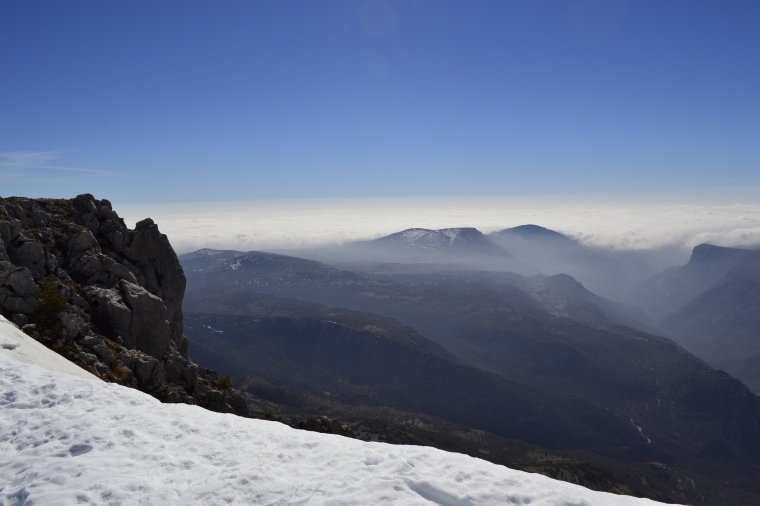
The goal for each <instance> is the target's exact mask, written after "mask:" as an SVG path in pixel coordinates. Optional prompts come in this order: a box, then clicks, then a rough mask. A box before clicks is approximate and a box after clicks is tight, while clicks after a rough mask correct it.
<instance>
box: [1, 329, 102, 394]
mask: <svg viewBox="0 0 760 506" xmlns="http://www.w3.org/2000/svg"><path fill="white" fill-rule="evenodd" d="M0 355H3V356H6V357H9V358H11V359H13V360H15V361H17V362H22V363H24V364H35V365H38V366H40V367H43V368H45V369H47V370H49V371H56V372H63V373H66V374H71V375H74V376H79V377H80V378H85V379H89V380H94V381H100V379H99V378H97V377H96V376H94V375H92V374H90V373H89V372H87V371H85V370H84V369H82V368H81V367H79V366H78V365H76V364H73V363H71V362H69V361H68V360H66V359H65V358H63V357H62V356H60V355H59V354H57V353H56V352H54V351H52V350H50V349H48V348H47V347H45V346H44V345H42V344H41V343H38V342H37V341H35V340H34V339H32V338H31V337H29V336H28V335H26V334H24V333H23V332H21V331H20V330H19V329H18V327H16V326H15V325H14V324H13V323H11V322H9V321H8V320H6V319H5V318H4V317H3V316H0Z"/></svg>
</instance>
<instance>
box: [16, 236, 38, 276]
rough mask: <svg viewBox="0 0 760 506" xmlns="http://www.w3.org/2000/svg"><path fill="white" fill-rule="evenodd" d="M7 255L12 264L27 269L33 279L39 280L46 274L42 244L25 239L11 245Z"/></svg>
mask: <svg viewBox="0 0 760 506" xmlns="http://www.w3.org/2000/svg"><path fill="white" fill-rule="evenodd" d="M8 254H9V256H10V258H11V260H12V261H13V263H15V264H16V265H19V266H21V267H26V268H27V269H29V270H30V271H31V272H32V276H33V277H34V279H40V278H42V277H44V276H45V275H46V274H47V270H46V269H45V263H46V259H45V249H44V248H43V247H42V244H40V243H38V242H36V241H33V240H31V239H26V238H24V239H23V240H16V241H15V242H12V243H11V245H10V250H9V251H8Z"/></svg>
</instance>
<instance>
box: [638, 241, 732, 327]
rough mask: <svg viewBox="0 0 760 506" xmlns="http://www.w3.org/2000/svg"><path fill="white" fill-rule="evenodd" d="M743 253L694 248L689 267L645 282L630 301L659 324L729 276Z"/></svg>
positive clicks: (710, 246)
mask: <svg viewBox="0 0 760 506" xmlns="http://www.w3.org/2000/svg"><path fill="white" fill-rule="evenodd" d="M743 251H745V250H741V249H737V248H724V247H721V246H713V245H712V244H700V245H699V246H696V247H694V249H693V251H692V254H691V258H689V262H688V263H687V264H686V265H684V266H682V267H671V268H670V269H666V270H665V271H663V272H661V273H660V274H657V275H655V276H652V277H649V278H647V279H645V280H643V281H641V282H640V283H639V284H638V285H636V286H635V287H634V288H633V289H632V290H631V292H630V293H629V294H628V296H627V297H626V302H628V303H630V304H633V305H635V306H637V307H640V308H641V309H642V310H643V311H644V313H645V314H646V315H647V316H648V317H649V318H650V319H651V320H652V321H655V322H659V321H661V320H662V319H663V318H664V317H666V316H668V315H669V314H671V313H673V312H675V311H676V310H678V309H680V308H681V307H682V306H683V305H684V304H686V303H687V302H689V301H690V300H692V299H693V298H694V297H696V296H697V295H699V294H700V293H702V292H703V291H705V290H707V289H708V288H709V287H710V286H712V285H713V284H715V283H717V282H718V281H719V280H720V279H721V278H723V277H724V276H726V274H728V272H729V271H730V270H731V268H732V267H733V265H734V263H735V261H736V258H737V257H738V256H739V255H741V254H742V252H743Z"/></svg>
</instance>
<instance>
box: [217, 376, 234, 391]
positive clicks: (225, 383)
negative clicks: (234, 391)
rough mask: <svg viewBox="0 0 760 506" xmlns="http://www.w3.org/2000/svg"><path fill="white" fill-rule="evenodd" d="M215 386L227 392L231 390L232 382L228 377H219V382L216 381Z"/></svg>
mask: <svg viewBox="0 0 760 506" xmlns="http://www.w3.org/2000/svg"><path fill="white" fill-rule="evenodd" d="M217 384H218V385H219V388H221V389H223V390H229V389H231V388H232V380H231V379H230V377H229V376H222V377H220V378H219V381H217Z"/></svg>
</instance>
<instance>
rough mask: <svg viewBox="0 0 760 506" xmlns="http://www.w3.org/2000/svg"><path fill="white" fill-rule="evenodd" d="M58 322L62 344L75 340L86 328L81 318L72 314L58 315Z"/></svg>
mask: <svg viewBox="0 0 760 506" xmlns="http://www.w3.org/2000/svg"><path fill="white" fill-rule="evenodd" d="M58 322H59V323H60V325H61V330H60V333H61V338H62V339H63V342H64V343H67V342H69V341H72V340H74V339H76V338H77V337H79V335H80V334H82V333H83V332H84V331H85V330H86V328H87V327H86V325H85V323H84V321H82V318H80V317H79V316H78V315H76V314H73V313H61V314H59V315H58Z"/></svg>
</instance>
